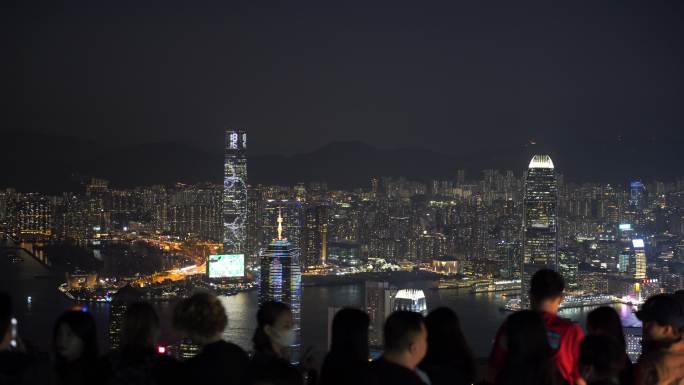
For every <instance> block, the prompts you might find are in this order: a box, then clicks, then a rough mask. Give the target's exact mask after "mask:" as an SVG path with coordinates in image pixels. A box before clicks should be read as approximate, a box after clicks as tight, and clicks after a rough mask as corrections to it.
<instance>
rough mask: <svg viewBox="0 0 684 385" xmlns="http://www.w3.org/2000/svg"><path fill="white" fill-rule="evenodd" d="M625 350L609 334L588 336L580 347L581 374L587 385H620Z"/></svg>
mask: <svg viewBox="0 0 684 385" xmlns="http://www.w3.org/2000/svg"><path fill="white" fill-rule="evenodd" d="M624 368H625V349H624V346H623V345H621V344H620V342H619V341H618V340H616V339H615V338H613V337H611V336H610V335H608V334H598V335H592V334H590V335H588V336H587V337H586V338H584V340H583V341H582V345H581V347H580V365H579V369H580V373H581V374H582V378H583V379H584V381H585V382H586V384H587V385H620V384H621V382H620V374H621V373H622V371H623V369H624Z"/></svg>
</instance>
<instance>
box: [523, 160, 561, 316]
mask: <svg viewBox="0 0 684 385" xmlns="http://www.w3.org/2000/svg"><path fill="white" fill-rule="evenodd" d="M557 184H558V183H557V179H556V172H555V169H554V166H553V161H551V157H549V156H548V155H535V156H534V157H533V158H532V161H530V165H529V169H528V170H527V175H526V178H525V189H524V196H523V250H522V256H523V257H522V293H521V297H522V300H523V305H524V306H526V305H528V292H529V290H530V279H531V278H532V275H533V274H534V273H535V272H536V271H537V270H539V269H542V268H550V269H554V270H556V269H557V266H558V185H557Z"/></svg>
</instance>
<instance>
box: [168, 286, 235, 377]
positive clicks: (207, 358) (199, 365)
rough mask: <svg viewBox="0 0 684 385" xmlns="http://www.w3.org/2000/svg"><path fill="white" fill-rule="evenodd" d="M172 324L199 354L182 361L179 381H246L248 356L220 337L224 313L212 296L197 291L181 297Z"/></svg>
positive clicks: (221, 306) (223, 323)
mask: <svg viewBox="0 0 684 385" xmlns="http://www.w3.org/2000/svg"><path fill="white" fill-rule="evenodd" d="M173 324H174V327H175V328H176V329H178V330H180V331H181V332H183V334H184V335H185V336H187V337H190V338H191V339H192V341H193V342H194V343H196V344H198V345H199V346H200V348H201V350H200V352H199V354H197V355H196V356H195V357H192V358H190V359H189V360H187V361H186V362H185V363H184V364H183V365H182V367H181V369H182V372H183V374H182V376H181V379H182V383H184V384H193V385H204V384H207V385H208V384H217V385H218V384H222V385H233V384H235V385H237V384H240V385H243V384H247V383H248V373H247V365H248V362H249V359H248V357H247V354H246V353H245V352H244V351H243V350H242V349H241V348H240V347H238V346H237V345H235V344H232V343H230V342H226V341H224V340H223V332H224V331H225V329H226V326H227V325H228V316H226V310H225V308H224V307H223V305H222V304H221V302H220V301H219V299H218V298H216V296H214V295H212V294H209V293H197V294H194V295H192V296H191V297H190V298H185V299H183V300H181V301H180V302H179V303H178V304H177V305H176V307H175V309H174V312H173Z"/></svg>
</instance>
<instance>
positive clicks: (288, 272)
mask: <svg viewBox="0 0 684 385" xmlns="http://www.w3.org/2000/svg"><path fill="white" fill-rule="evenodd" d="M282 223H283V218H282V216H279V217H278V236H277V238H276V239H274V240H273V242H271V244H270V245H269V246H268V249H267V250H266V252H265V253H264V255H263V256H262V257H261V282H260V284H259V304H260V305H261V304H263V303H265V302H267V301H279V302H283V303H285V304H287V305H288V306H290V309H291V310H292V317H293V321H294V331H295V341H294V343H293V345H291V346H290V349H289V350H290V360H291V361H292V362H293V363H297V362H299V354H300V351H299V350H300V346H301V327H300V325H301V303H302V302H301V301H302V270H301V267H300V265H299V249H298V248H297V247H296V246H295V245H293V244H292V243H290V241H289V240H287V239H286V238H283V226H282Z"/></svg>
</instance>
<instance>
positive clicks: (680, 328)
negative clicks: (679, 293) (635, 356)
mask: <svg viewBox="0 0 684 385" xmlns="http://www.w3.org/2000/svg"><path fill="white" fill-rule="evenodd" d="M636 315H637V318H639V319H640V320H641V321H642V323H643V337H642V338H643V340H642V346H643V352H642V354H641V357H639V361H638V362H637V364H636V368H635V372H634V383H635V384H636V385H652V384H663V385H670V384H684V305H683V304H682V303H681V302H680V301H679V300H678V299H677V298H676V297H675V296H674V295H668V294H658V295H655V296H653V297H651V298H649V299H648V300H647V301H646V302H645V303H644V304H643V306H642V307H641V309H640V310H639V311H637V313H636Z"/></svg>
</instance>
